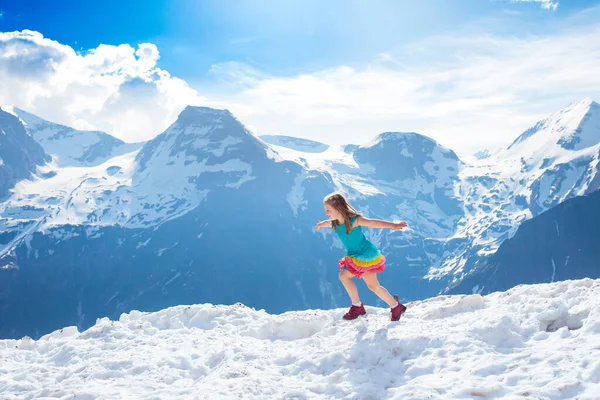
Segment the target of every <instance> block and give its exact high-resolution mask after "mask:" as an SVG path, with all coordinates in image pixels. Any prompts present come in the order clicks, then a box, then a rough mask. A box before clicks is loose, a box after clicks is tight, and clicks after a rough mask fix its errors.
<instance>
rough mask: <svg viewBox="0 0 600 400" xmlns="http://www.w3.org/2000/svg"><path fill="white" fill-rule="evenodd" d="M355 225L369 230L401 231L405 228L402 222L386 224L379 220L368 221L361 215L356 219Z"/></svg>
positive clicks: (386, 222) (404, 223)
mask: <svg viewBox="0 0 600 400" xmlns="http://www.w3.org/2000/svg"><path fill="white" fill-rule="evenodd" d="M356 225H360V226H367V227H369V228H390V229H394V230H397V229H402V228H406V226H407V224H406V222H404V221H400V222H388V221H384V220H381V219H369V218H365V217H363V216H362V215H361V216H359V217H358V218H357V219H356Z"/></svg>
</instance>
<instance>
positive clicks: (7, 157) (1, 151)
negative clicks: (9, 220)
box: [0, 108, 50, 198]
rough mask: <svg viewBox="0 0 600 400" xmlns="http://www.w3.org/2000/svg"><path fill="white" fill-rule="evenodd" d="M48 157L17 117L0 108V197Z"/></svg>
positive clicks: (47, 159)
mask: <svg viewBox="0 0 600 400" xmlns="http://www.w3.org/2000/svg"><path fill="white" fill-rule="evenodd" d="M49 160H50V157H48V155H47V154H46V153H45V152H44V149H42V147H41V146H40V145H39V144H38V143H36V141H35V140H34V139H33V138H32V137H31V136H30V135H29V133H28V132H27V131H26V130H25V128H24V127H23V125H22V124H21V123H20V121H19V119H18V118H17V117H15V116H14V115H12V114H11V113H9V112H6V111H5V110H4V109H3V108H0V198H3V197H4V196H6V194H8V191H9V189H11V188H12V187H13V186H14V185H15V183H16V182H18V181H20V180H22V179H26V178H28V177H29V176H31V174H32V173H35V172H36V168H37V167H38V166H41V165H44V164H45V163H46V162H48V161H49Z"/></svg>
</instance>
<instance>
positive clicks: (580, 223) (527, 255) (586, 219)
mask: <svg viewBox="0 0 600 400" xmlns="http://www.w3.org/2000/svg"><path fill="white" fill-rule="evenodd" d="M598 243H600V191H596V192H593V193H590V194H588V195H583V196H578V197H574V198H571V199H569V200H566V201H565V202H563V203H561V204H559V205H557V206H556V207H554V208H552V209H550V210H548V211H546V212H544V213H542V214H540V215H538V216H536V217H534V218H532V219H530V220H528V221H525V222H523V223H522V224H521V226H519V229H518V230H517V232H516V234H515V235H514V236H513V237H512V238H510V239H507V240H506V241H504V242H503V243H502V244H501V245H500V248H499V249H498V251H496V252H495V253H494V254H493V255H492V256H491V257H489V258H488V259H487V260H486V261H485V262H484V263H483V266H481V267H480V268H478V270H477V272H475V273H473V274H471V275H469V276H467V277H465V278H464V279H463V280H462V281H461V282H460V283H459V284H458V285H456V286H455V287H453V288H451V290H449V292H450V293H471V292H477V293H491V292H494V291H503V290H507V289H510V288H511V287H513V286H515V285H519V284H531V283H545V282H556V281H562V280H567V279H578V278H585V277H592V278H598V277H600V266H599V265H598V264H599V262H600V247H599V246H598Z"/></svg>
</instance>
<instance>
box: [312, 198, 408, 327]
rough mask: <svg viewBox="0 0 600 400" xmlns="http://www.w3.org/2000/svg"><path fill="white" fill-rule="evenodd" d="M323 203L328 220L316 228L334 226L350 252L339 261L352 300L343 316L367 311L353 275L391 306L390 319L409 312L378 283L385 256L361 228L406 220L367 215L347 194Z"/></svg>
mask: <svg viewBox="0 0 600 400" xmlns="http://www.w3.org/2000/svg"><path fill="white" fill-rule="evenodd" d="M324 206H325V214H327V217H329V220H328V221H323V222H319V223H318V224H317V226H316V230H317V231H318V230H319V229H321V228H325V227H327V226H331V227H332V228H333V229H334V230H335V231H336V233H337V234H338V236H339V238H340V240H341V241H342V243H343V244H344V247H345V248H346V253H347V254H346V256H345V257H344V258H342V259H341V260H340V262H339V265H340V280H341V281H342V284H343V285H344V288H346V291H347V292H348V295H349V296H350V299H351V300H352V306H351V307H350V311H348V312H347V313H346V314H345V315H344V319H356V318H358V317H359V316H360V315H365V314H366V313H367V312H366V311H365V307H364V305H363V303H362V302H361V301H360V299H359V297H358V290H357V289H356V285H355V284H354V282H353V281H352V277H356V278H362V279H363V280H364V281H365V283H366V284H367V287H368V288H369V289H371V290H372V291H373V292H374V293H375V294H376V295H377V296H379V298H380V299H381V300H383V301H385V302H386V303H387V304H388V305H389V306H390V308H391V313H390V319H391V320H392V321H398V320H399V319H400V316H401V315H402V314H404V311H406V307H405V306H404V305H403V304H401V303H400V302H398V301H397V300H396V299H395V298H394V297H392V296H391V295H390V293H389V292H388V291H387V290H386V289H385V288H384V287H383V286H381V285H380V284H379V281H378V280H377V273H378V272H383V270H384V269H385V257H384V256H383V255H382V254H381V252H380V251H379V249H378V248H377V247H376V246H375V245H374V244H373V243H371V242H370V241H369V240H368V239H367V238H366V237H365V235H364V233H363V232H362V227H363V226H368V227H369V228H392V229H402V228H404V227H406V226H407V225H406V222H399V223H393V222H387V221H381V220H377V219H368V218H365V217H363V216H362V215H360V214H359V213H358V212H357V211H356V210H355V209H354V208H353V207H352V206H350V204H348V201H347V200H346V198H345V197H344V196H342V195H341V194H338V193H333V194H330V195H328V196H327V197H325V200H324ZM344 267H345V268H346V269H344Z"/></svg>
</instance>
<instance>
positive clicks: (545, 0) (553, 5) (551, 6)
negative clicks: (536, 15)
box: [511, 0, 558, 10]
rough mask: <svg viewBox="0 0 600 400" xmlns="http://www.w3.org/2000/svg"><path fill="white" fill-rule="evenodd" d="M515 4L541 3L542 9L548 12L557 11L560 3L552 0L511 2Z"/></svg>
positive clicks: (518, 0)
mask: <svg viewBox="0 0 600 400" xmlns="http://www.w3.org/2000/svg"><path fill="white" fill-rule="evenodd" d="M511 1H512V2H513V3H540V4H541V5H542V8H546V9H548V10H556V9H557V8H558V1H552V0H511Z"/></svg>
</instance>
